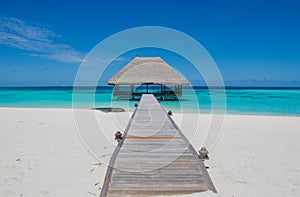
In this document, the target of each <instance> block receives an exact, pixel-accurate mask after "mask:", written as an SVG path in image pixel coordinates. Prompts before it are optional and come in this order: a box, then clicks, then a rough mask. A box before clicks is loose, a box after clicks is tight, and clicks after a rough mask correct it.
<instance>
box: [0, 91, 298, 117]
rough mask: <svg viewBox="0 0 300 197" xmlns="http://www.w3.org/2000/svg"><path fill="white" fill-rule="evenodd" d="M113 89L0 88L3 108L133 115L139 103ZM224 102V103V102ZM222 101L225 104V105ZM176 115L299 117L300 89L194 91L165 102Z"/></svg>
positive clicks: (166, 106) (0, 102)
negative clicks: (108, 110) (104, 110)
mask: <svg viewBox="0 0 300 197" xmlns="http://www.w3.org/2000/svg"><path fill="white" fill-rule="evenodd" d="M111 93H112V88H110V87H98V88H97V90H96V93H95V91H94V90H93V89H89V88H83V89H80V90H77V91H76V92H73V88H72V87H35V88H20V87H15V88H0V107H47V108H72V106H73V105H74V106H75V107H82V108H92V107H123V108H125V109H126V110H129V111H132V110H133V109H134V107H133V106H134V104H135V103H137V101H125V100H116V99H114V98H112V94H111ZM222 99H224V100H222ZM223 101H226V105H225V103H224V102H223ZM161 103H162V104H163V105H164V106H165V108H166V109H167V110H169V109H171V110H173V111H175V112H179V111H182V112H201V113H211V112H212V111H214V112H217V113H218V111H222V110H223V109H224V107H225V108H226V111H227V113H231V114H260V115H293V116H294V115H296V116H299V115H300V89H299V88H227V89H226V92H224V91H221V90H218V89H214V90H210V91H209V90H208V89H206V88H201V87H194V88H193V89H191V88H186V89H184V90H183V96H182V97H181V99H180V101H162V102H161Z"/></svg>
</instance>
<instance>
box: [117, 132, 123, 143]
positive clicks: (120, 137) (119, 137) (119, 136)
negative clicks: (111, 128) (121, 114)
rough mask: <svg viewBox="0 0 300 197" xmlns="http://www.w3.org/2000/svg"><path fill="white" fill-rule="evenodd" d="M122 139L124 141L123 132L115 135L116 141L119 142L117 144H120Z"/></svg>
mask: <svg viewBox="0 0 300 197" xmlns="http://www.w3.org/2000/svg"><path fill="white" fill-rule="evenodd" d="M122 139H123V137H122V133H121V131H117V132H116V133H115V140H117V142H120V141H121V140H122Z"/></svg>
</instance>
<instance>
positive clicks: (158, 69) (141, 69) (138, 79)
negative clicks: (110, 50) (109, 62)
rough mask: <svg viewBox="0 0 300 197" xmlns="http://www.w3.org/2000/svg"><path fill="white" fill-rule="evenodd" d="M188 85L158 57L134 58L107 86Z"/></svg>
mask: <svg viewBox="0 0 300 197" xmlns="http://www.w3.org/2000/svg"><path fill="white" fill-rule="evenodd" d="M145 83H153V84H165V85H189V82H188V81H187V80H186V79H185V78H184V77H183V76H182V75H181V74H179V73H178V72H177V71H176V70H175V69H173V68H172V67H171V66H170V65H169V64H167V63H166V62H165V61H164V60H163V59H161V58H160V57H136V58H134V59H133V60H132V61H131V62H129V63H128V64H127V65H126V66H125V67H124V68H123V69H121V70H120V71H119V72H118V73H117V74H115V75H114V76H113V77H112V78H111V79H110V80H109V81H108V84H109V85H126V84H138V85H139V84H145Z"/></svg>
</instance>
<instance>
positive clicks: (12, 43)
mask: <svg viewBox="0 0 300 197" xmlns="http://www.w3.org/2000/svg"><path fill="white" fill-rule="evenodd" d="M59 37H60V35H57V34H56V33H54V32H52V31H50V30H48V29H46V28H44V27H40V26H38V25H35V24H29V23H27V22H25V21H23V20H20V19H17V18H11V17H0V44H3V45H6V46H9V47H13V48H18V49H22V50H26V51H29V52H30V54H29V55H31V56H38V57H44V58H47V59H53V60H56V61H60V62H69V63H80V62H81V61H82V60H83V58H84V56H85V54H84V53H82V52H80V51H78V50H75V49H74V48H72V47H71V46H69V45H67V44H63V43H58V42H55V39H58V38H59Z"/></svg>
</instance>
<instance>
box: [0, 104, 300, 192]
mask: <svg viewBox="0 0 300 197" xmlns="http://www.w3.org/2000/svg"><path fill="white" fill-rule="evenodd" d="M82 111H83V112H84V111H87V110H82ZM0 114H1V116H0V196H11V197H16V196H30V197H31V196H54V197H57V196H76V197H77V196H78V197H82V196H99V193H100V189H101V186H102V184H103V180H104V176H105V172H106V168H107V166H106V165H105V164H102V165H98V161H97V160H96V159H95V158H93V157H92V156H91V155H90V154H89V153H88V151H87V150H86V149H85V147H84V146H83V144H82V143H81V140H80V138H79V136H78V133H77V128H76V125H75V123H74V117H73V110H72V109H30V108H28V109H25V108H24V109H19V108H0ZM96 115H97V119H101V121H103V122H105V124H102V125H101V126H102V129H103V130H105V131H106V133H107V134H109V135H111V140H112V141H113V137H114V133H115V132H116V131H117V130H119V129H122V130H124V129H125V127H126V124H127V122H128V119H129V117H130V116H129V115H130V114H128V113H126V112H123V113H103V112H100V111H97V112H96ZM116 116H117V117H118V120H119V121H118V122H119V124H115V118H116ZM195 116H198V115H197V114H185V120H190V121H193V120H195ZM200 116H201V122H200V123H199V128H198V129H200V130H206V129H207V127H208V124H209V115H200ZM173 118H174V119H175V121H176V122H177V123H178V125H179V126H180V127H181V129H182V130H183V132H184V133H185V134H186V135H187V136H192V135H193V132H195V131H194V128H193V125H194V123H192V122H191V124H181V115H180V114H174V115H173ZM299 131H300V117H287V116H286V117H281V116H254V115H226V117H225V122H224V126H223V130H222V135H221V137H220V139H219V141H218V143H217V144H216V146H215V147H214V149H213V150H212V152H211V153H210V155H209V156H210V160H209V161H207V162H205V164H206V166H208V167H209V170H208V171H209V174H210V176H211V178H212V180H213V182H214V184H215V186H216V188H217V190H218V194H214V193H212V192H204V193H194V194H190V195H184V196H193V197H196V196H226V197H227V196H228V197H232V196H234V197H238V196H243V197H245V196H249V197H252V196H263V197H265V196H272V197H274V196H300V168H299V166H300V157H299V152H300V143H299V139H300V132H299ZM198 137H199V136H198V135H197V136H196V138H194V139H196V140H193V141H192V143H193V145H194V146H195V148H196V149H198V148H200V147H199V145H200V144H201V141H200V140H199V141H197V139H198ZM96 140H99V147H100V148H99V149H100V150H102V147H103V144H110V145H107V146H105V149H103V155H105V154H107V153H112V152H113V150H114V146H115V142H113V143H111V142H108V140H107V139H106V138H102V139H96ZM107 159H109V157H108V158H107Z"/></svg>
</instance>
